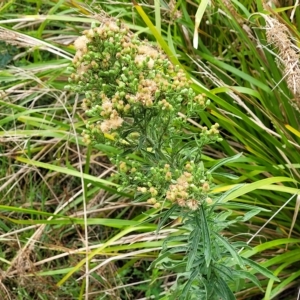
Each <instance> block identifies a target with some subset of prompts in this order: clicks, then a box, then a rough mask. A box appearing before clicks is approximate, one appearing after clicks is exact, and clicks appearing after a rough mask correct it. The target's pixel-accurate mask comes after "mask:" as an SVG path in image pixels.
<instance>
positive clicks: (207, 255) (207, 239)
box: [196, 205, 212, 267]
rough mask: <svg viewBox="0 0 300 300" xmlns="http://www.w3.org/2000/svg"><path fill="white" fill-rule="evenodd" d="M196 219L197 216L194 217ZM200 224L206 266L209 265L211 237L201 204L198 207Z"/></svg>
mask: <svg viewBox="0 0 300 300" xmlns="http://www.w3.org/2000/svg"><path fill="white" fill-rule="evenodd" d="M196 218H197V219H198V217H196ZM200 224H201V227H200V228H201V233H202V239H203V244H204V256H205V264H206V266H207V267H209V266H210V263H211V259H212V249H211V248H212V245H211V239H210V234H209V228H208V224H207V220H206V216H205V212H204V208H203V206H202V205H201V207H200Z"/></svg>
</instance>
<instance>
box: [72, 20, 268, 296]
mask: <svg viewBox="0 0 300 300" xmlns="http://www.w3.org/2000/svg"><path fill="white" fill-rule="evenodd" d="M75 48H76V50H77V52H76V55H75V57H74V60H73V67H72V71H73V73H72V74H71V76H70V85H69V86H68V89H69V90H72V91H74V92H78V93H84V95H85V98H84V100H83V104H82V108H83V109H84V111H85V113H86V116H87V118H86V129H85V131H84V132H83V133H82V134H83V140H84V141H85V143H87V144H89V143H100V142H101V143H103V142H104V143H106V144H109V145H113V146H115V147H116V148H117V149H118V150H119V153H118V154H117V155H110V159H111V161H112V163H114V164H115V165H116V166H117V167H118V171H119V172H118V175H117V176H119V182H120V189H122V190H130V191H134V193H135V199H136V201H146V202H147V203H148V204H149V205H151V206H153V207H154V208H155V209H157V212H159V216H160V217H161V219H160V220H161V221H160V223H159V225H158V230H159V229H160V228H161V227H162V226H163V225H164V224H165V223H166V221H167V220H168V218H176V217H180V218H181V219H182V223H181V225H180V226H181V231H180V232H181V233H180V234H179V233H177V234H175V235H174V236H170V237H169V238H168V239H167V240H166V241H165V243H164V246H163V249H162V251H161V255H160V256H159V257H158V258H157V260H156V261H155V262H154V263H153V265H154V266H155V267H157V268H164V269H168V270H172V271H173V272H175V273H176V274H177V280H176V284H175V285H174V286H173V288H172V289H171V290H170V292H169V294H168V295H166V296H165V297H171V298H166V299H177V298H178V299H220V297H221V298H222V299H234V294H233V293H232V291H231V289H230V288H229V284H230V283H233V282H234V280H235V279H239V280H240V279H245V278H247V279H250V280H252V281H254V282H255V283H256V284H257V285H259V282H258V281H257V279H256V277H255V276H254V275H252V274H251V273H249V272H247V271H246V269H245V266H246V265H251V266H252V267H253V268H256V269H257V270H259V271H262V270H263V272H264V274H266V275H267V276H272V275H271V274H270V273H268V271H267V270H264V269H263V268H261V267H259V266H257V265H255V264H254V263H253V262H250V261H248V260H246V259H245V258H242V257H241V256H239V254H238V253H237V251H236V249H237V247H241V246H244V247H245V246H247V245H244V244H243V245H242V244H241V243H239V244H234V243H233V244H230V243H229V241H228V240H227V239H226V238H225V237H224V236H222V235H221V231H222V230H223V229H224V228H226V227H228V225H229V224H232V223H233V222H235V220H230V221H227V218H228V217H229V216H230V213H228V211H225V212H218V211H217V210H216V208H217V207H218V205H219V203H220V202H221V201H220V199H221V198H217V197H212V196H210V191H211V187H212V186H213V184H214V183H213V177H212V175H213V172H212V170H207V169H206V168H205V165H204V163H203V160H202V149H203V147H204V146H205V145H207V144H210V143H215V142H220V141H221V140H222V138H221V137H220V136H219V125H218V124H214V125H212V126H211V128H209V129H208V128H207V127H205V126H200V125H199V124H198V123H197V121H199V119H200V114H201V113H202V111H203V110H204V109H205V108H206V106H207V105H209V104H210V100H209V99H207V97H206V95H205V94H199V95H197V94H195V92H194V91H193V89H192V88H191V87H190V86H191V80H190V79H189V78H188V77H187V75H186V73H185V72H184V71H183V70H182V69H180V68H179V67H178V66H173V65H172V64H171V62H170V61H169V60H168V58H167V57H166V55H164V54H163V53H162V52H161V50H159V49H158V48H156V47H154V46H153V45H151V44H150V43H149V42H148V41H141V40H140V39H138V38H137V36H136V35H134V34H133V33H132V32H130V31H129V29H128V28H127V27H126V26H125V25H124V24H121V23H120V22H119V21H115V20H111V19H108V20H106V22H104V23H103V24H102V25H101V26H100V27H93V28H91V29H89V30H87V31H85V32H84V35H83V36H82V37H79V38H78V39H77V41H76V42H75ZM214 169H215V168H214ZM224 207H225V204H224V205H223V208H224ZM256 212H259V210H257V208H256ZM252 215H253V214H252ZM246 219H247V217H245V218H244V219H241V218H240V221H241V220H242V221H245V220H246ZM174 241H177V242H179V246H178V245H177V246H176V247H174V246H172V242H174ZM179 254H180V255H179ZM178 255H179V256H178ZM178 257H180V258H178ZM176 297H177V298H176ZM199 297H200V298H199ZM224 297H225V298H224Z"/></svg>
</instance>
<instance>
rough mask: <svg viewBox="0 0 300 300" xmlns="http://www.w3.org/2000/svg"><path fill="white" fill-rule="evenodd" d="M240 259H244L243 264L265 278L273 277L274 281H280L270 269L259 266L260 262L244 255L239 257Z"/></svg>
mask: <svg viewBox="0 0 300 300" xmlns="http://www.w3.org/2000/svg"><path fill="white" fill-rule="evenodd" d="M241 259H242V260H243V261H244V263H245V264H247V265H249V266H250V267H251V268H252V269H254V270H255V271H256V272H258V273H260V274H262V275H264V276H266V277H267V278H270V279H273V280H274V281H280V280H279V279H278V278H277V277H276V276H274V275H273V273H272V272H271V271H269V270H268V269H267V268H265V267H263V266H261V265H260V264H258V263H256V262H254V261H253V260H251V259H248V258H246V257H241Z"/></svg>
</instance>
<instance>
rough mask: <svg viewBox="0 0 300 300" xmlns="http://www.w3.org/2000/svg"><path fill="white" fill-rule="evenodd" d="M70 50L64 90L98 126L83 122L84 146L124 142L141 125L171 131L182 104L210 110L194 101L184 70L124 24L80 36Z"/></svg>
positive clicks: (112, 24) (202, 101)
mask: <svg viewBox="0 0 300 300" xmlns="http://www.w3.org/2000/svg"><path fill="white" fill-rule="evenodd" d="M74 45H75V48H76V55H75V57H74V59H73V67H72V68H71V70H72V72H73V73H72V74H71V76H70V78H69V82H70V85H69V86H68V89H70V90H73V91H75V92H80V93H84V94H85V99H84V100H83V102H82V108H83V109H84V110H85V111H86V114H87V115H88V116H90V117H94V119H97V120H98V121H97V122H96V123H90V122H89V121H87V124H86V127H87V128H86V130H85V132H83V137H84V141H85V142H86V143H89V142H91V141H92V140H97V139H98V138H99V136H101V135H102V136H103V135H105V134H109V135H110V136H112V137H113V139H114V141H115V142H119V141H120V140H123V141H124V140H126V139H127V133H128V134H130V133H131V132H132V130H128V129H132V128H135V129H136V130H135V131H137V132H141V131H143V128H142V127H141V125H140V123H141V122H142V121H143V120H144V121H147V123H148V124H149V125H150V126H151V122H152V123H153V125H155V124H157V120H158V119H160V120H163V121H164V122H165V123H166V124H165V125H166V126H169V127H171V126H172V124H170V120H171V122H172V119H175V117H176V116H177V114H178V112H179V111H180V110H181V106H182V104H190V103H192V107H191V110H193V111H197V109H198V110H199V109H204V108H205V106H206V105H207V104H209V100H206V98H205V96H204V95H198V96H196V94H195V93H194V91H193V90H192V89H191V88H190V83H191V82H190V80H189V79H188V78H187V76H186V74H185V72H184V71H183V70H181V69H179V68H178V67H177V66H173V65H172V64H171V62H170V61H169V60H168V58H167V56H166V55H165V54H163V53H162V52H161V51H160V50H159V49H157V48H156V47H153V46H151V45H150V43H149V42H148V41H141V40H139V39H138V38H137V37H136V36H135V35H134V34H133V33H131V32H130V31H129V29H128V28H127V27H126V26H125V25H124V24H121V23H118V22H115V21H113V20H108V21H106V22H104V23H103V25H101V26H100V27H95V28H92V29H89V30H86V31H84V35H83V36H81V37H79V38H78V39H77V40H76V41H75V44H74ZM187 106H188V105H187ZM160 125H162V126H163V125H164V124H160Z"/></svg>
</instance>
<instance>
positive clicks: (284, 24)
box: [0, 0, 300, 300]
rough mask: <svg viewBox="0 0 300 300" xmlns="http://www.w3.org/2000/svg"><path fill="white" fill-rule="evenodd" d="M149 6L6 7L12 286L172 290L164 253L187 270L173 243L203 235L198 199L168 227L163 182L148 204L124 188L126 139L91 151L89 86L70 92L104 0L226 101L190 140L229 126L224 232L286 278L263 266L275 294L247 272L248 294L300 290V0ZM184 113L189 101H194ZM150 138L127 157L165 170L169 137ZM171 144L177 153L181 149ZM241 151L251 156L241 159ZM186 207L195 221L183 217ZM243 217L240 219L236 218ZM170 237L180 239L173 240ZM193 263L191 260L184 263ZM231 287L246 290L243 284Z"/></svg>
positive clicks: (209, 155) (198, 87)
mask: <svg viewBox="0 0 300 300" xmlns="http://www.w3.org/2000/svg"><path fill="white" fill-rule="evenodd" d="M137 2H139V4H140V6H139V5H135V6H134V7H133V6H132V4H131V2H130V3H129V2H128V1H122V0H121V1H118V3H117V4H116V3H115V2H111V1H106V2H103V1H101V3H100V1H93V2H92V1H84V2H81V1H67V2H66V1H54V2H51V3H49V2H48V1H47V2H46V1H42V0H40V1H34V2H32V1H31V2H29V1H25V0H21V1H3V2H2V3H1V4H0V12H1V14H0V18H1V20H0V23H1V28H0V29H1V30H0V35H1V39H2V40H5V41H6V43H7V44H8V45H10V46H8V47H7V48H6V49H5V50H8V51H7V52H5V56H4V57H3V59H4V62H5V64H3V66H2V68H3V69H1V71H0V82H1V89H3V91H4V92H1V102H0V105H1V116H0V125H1V131H0V138H1V153H2V154H1V158H0V163H1V169H0V170H1V178H2V181H1V186H0V195H1V197H0V199H1V203H0V204H1V215H0V237H1V247H0V251H1V255H0V257H1V261H0V264H1V270H2V272H1V282H0V287H1V288H0V295H1V297H2V298H4V299H5V298H8V299H24V298H26V299H27V298H28V299H54V298H55V297H58V298H59V299H82V298H84V297H85V298H86V299H87V298H88V299H101V298H103V299H118V298H121V299H145V298H144V297H150V296H151V295H155V297H156V299H161V298H163V297H164V295H165V296H166V297H168V296H167V295H166V294H165V289H166V288H168V287H169V286H170V285H172V284H174V283H175V281H174V277H172V275H170V273H169V272H165V271H164V269H160V270H158V269H154V270H153V271H146V268H147V267H149V265H150V264H151V262H152V261H153V260H155V259H157V257H158V253H159V252H160V251H161V249H162V247H163V248H164V251H165V253H166V254H165V255H166V256H162V255H163V254H162V255H161V256H160V259H161V260H160V261H157V266H159V264H161V265H163V266H164V267H165V266H167V267H170V268H175V269H173V270H174V271H179V272H182V276H186V273H185V272H184V271H183V270H184V269H185V267H186V266H187V258H185V257H184V256H183V255H182V254H183V253H184V251H183V252H177V253H174V254H172V253H170V252H169V253H168V251H170V250H172V249H176V247H180V246H181V243H182V242H184V243H186V242H187V241H188V235H187V234H188V233H191V232H193V229H192V228H190V227H189V226H188V224H186V222H188V220H189V218H187V217H186V215H185V214H183V212H186V210H187V208H179V207H177V208H176V209H177V211H174V212H172V213H174V215H173V216H172V217H171V218H169V221H170V223H164V225H163V227H162V228H161V229H160V231H159V233H157V234H156V233H155V232H157V224H159V220H161V221H162V220H164V219H165V220H167V218H163V213H165V212H166V211H170V208H171V203H167V202H165V203H162V205H161V206H163V208H162V210H159V208H158V209H156V208H154V207H153V208H150V207H149V203H146V202H144V201H145V200H146V199H148V198H149V194H142V193H141V194H137V195H136V196H138V199H137V201H135V202H134V201H132V197H133V195H132V194H131V192H130V191H131V189H130V188H128V189H126V191H124V188H121V187H120V186H119V184H122V180H123V179H124V178H128V174H127V173H124V176H123V177H114V179H113V180H114V182H113V181H112V178H111V177H109V176H108V175H109V174H111V173H115V170H114V168H113V167H112V166H111V164H110V163H109V162H108V160H107V159H106V155H104V154H108V155H109V156H110V157H116V155H117V154H118V153H119V150H118V149H116V147H115V146H118V145H117V144H115V142H116V141H118V139H116V140H114V139H110V137H111V136H110V135H111V134H113V133H107V134H106V135H105V139H104V138H103V136H102V137H101V139H102V140H100V141H99V142H98V143H97V145H89V146H88V147H86V146H87V145H86V144H87V142H88V140H87V139H85V138H88V136H86V137H85V136H84V135H82V136H81V134H82V133H83V131H84V130H87V128H86V124H85V122H83V121H82V112H81V111H80V109H78V107H80V105H81V104H82V98H81V97H78V96H76V95H75V96H74V94H72V93H69V92H66V91H65V90H64V86H65V85H66V84H67V79H68V77H69V76H70V72H69V71H68V70H67V68H68V66H69V64H70V61H71V60H72V58H73V56H74V53H75V49H74V47H73V42H74V40H76V38H77V37H78V36H79V35H81V33H82V32H83V31H84V30H89V29H90V24H91V23H95V24H99V19H98V18H97V17H96V15H95V14H97V13H100V12H101V11H102V9H104V10H105V11H106V12H107V13H108V14H109V15H113V16H116V17H117V18H119V19H122V20H125V21H126V23H127V26H128V27H129V28H131V30H133V31H134V32H137V33H138V34H139V36H140V37H142V39H144V38H145V37H146V38H147V39H148V40H149V41H151V42H152V44H155V43H156V41H157V43H158V44H159V45H160V46H161V48H162V49H163V50H164V52H165V53H166V54H167V56H168V58H169V60H170V61H171V62H172V64H174V65H176V64H180V65H181V66H183V69H184V70H185V73H186V74H187V77H188V78H189V79H191V80H192V81H193V82H194V84H193V92H194V93H195V94H198V95H205V97H204V99H205V102H206V101H207V100H208V99H210V100H211V103H210V104H209V106H208V109H207V110H206V111H204V110H203V111H201V112H200V111H199V113H198V115H197V118H196V119H190V120H191V121H193V123H192V122H190V120H189V121H188V122H186V123H185V125H184V128H185V131H184V135H185V137H187V133H191V134H192V135H193V136H195V135H196V133H200V130H201V128H202V127H204V126H207V127H208V128H211V126H212V125H213V124H215V123H216V122H217V123H218V124H219V125H220V126H219V128H218V130H220V131H221V133H222V136H223V137H224V139H223V141H221V142H218V143H215V144H209V145H206V146H205V147H202V151H201V160H202V161H203V168H204V170H205V172H207V171H208V170H210V171H211V170H213V168H214V166H216V165H217V166H218V165H219V168H218V169H214V170H213V171H212V173H213V176H212V179H211V183H210V184H209V185H210V191H209V194H208V195H207V197H208V198H211V199H213V201H214V203H217V205H219V206H213V205H209V204H208V203H206V202H204V204H205V205H207V209H209V208H214V210H213V213H218V214H219V213H220V214H221V213H222V211H224V217H225V216H226V220H227V221H228V222H229V224H230V226H229V227H228V228H226V229H224V230H223V232H222V236H223V237H224V238H225V239H226V240H229V241H230V244H231V245H233V248H235V247H236V248H235V249H241V248H240V247H243V244H238V243H237V244H235V243H236V242H237V241H241V240H244V242H245V243H244V245H245V246H246V244H250V245H251V246H253V247H254V248H252V249H248V248H247V247H245V248H244V250H242V251H239V252H240V254H241V257H242V259H247V258H251V259H252V260H255V261H256V262H257V263H258V264H256V265H255V266H254V265H251V266H250V268H249V270H250V272H251V274H254V273H255V268H256V270H258V271H259V272H261V271H262V270H261V269H257V268H259V266H260V265H261V266H264V267H266V268H269V269H270V270H272V271H274V274H275V275H276V276H278V278H280V279H281V282H280V283H278V282H276V281H274V280H273V279H270V280H269V279H265V278H264V277H262V276H260V275H259V276H258V279H259V281H260V284H261V285H262V287H263V289H264V292H262V291H261V290H260V289H259V288H257V287H256V286H255V283H253V282H251V280H246V281H245V286H244V288H242V290H240V292H237V293H235V296H236V297H237V298H238V299H254V298H255V297H256V298H257V297H258V298H260V299H261V298H264V299H265V300H267V299H280V298H278V297H281V298H282V299H289V298H290V299H295V298H296V297H297V290H296V287H297V286H298V279H299V276H300V274H299V268H298V265H297V262H298V261H299V253H300V251H299V245H298V242H299V222H297V215H298V210H299V187H298V182H299V177H300V176H299V139H300V133H299V119H300V118H299V111H298V110H297V103H298V102H297V93H298V92H297V86H298V85H297V84H296V85H295V83H297V82H298V81H297V78H298V77H297V68H298V65H297V63H298V60H297V53H298V50H297V49H298V40H299V31H298V30H297V28H299V20H300V19H299V17H300V15H299V7H297V6H290V7H284V5H285V4H283V1H277V2H276V5H277V7H276V6H275V4H274V3H275V2H272V6H267V5H266V4H265V3H264V2H263V1H260V0H256V1H247V0H244V1H232V2H228V1H218V0H217V1H211V2H208V1H201V2H200V1H199V3H201V4H200V5H199V3H198V1H184V0H179V1H176V2H175V1H169V2H168V3H167V2H165V1H154V2H153V3H154V4H153V3H152V2H151V3H150V2H147V3H144V2H143V3H142V1H137ZM268 3H271V2H268ZM100 5H101V7H100ZM145 24H146V26H145ZM278 33H280V36H279V35H278V36H277V34H278ZM197 37H198V40H197ZM283 41H284V43H283ZM194 46H195V47H194ZM17 48H19V50H18V53H16V49H17ZM155 49H156V50H157V49H158V47H155ZM292 50H294V51H292ZM1 53H3V52H1ZM6 54H9V56H7V55H6ZM287 54H288V55H289V56H288V55H287ZM12 55H14V56H13V59H12V57H11V56H12ZM295 55H296V56H295ZM6 58H7V59H6ZM287 58H291V60H290V61H289V60H288V59H287ZM5 59H6V60H5ZM289 62H290V64H289ZM7 63H9V65H7ZM4 65H5V66H4ZM4 67H5V68H4ZM179 69H181V68H179ZM294 99H295V100H294ZM182 109H183V113H185V111H184V109H185V106H183V107H182ZM91 122H93V120H91ZM195 124H198V125H199V126H197V125H196V127H195ZM123 125H125V123H124V124H123ZM156 125H157V127H158V126H159V124H156ZM150 134H152V133H150ZM181 138H182V137H181V136H180V139H181ZM193 138H194V137H193ZM180 139H179V141H180ZM191 140H192V138H191ZM179 141H178V142H179ZM103 142H105V144H104V143H103ZM107 142H110V143H111V145H107ZM130 142H134V140H130ZM185 142H186V141H185ZM193 142H194V140H193ZM164 143H167V141H166V140H164ZM134 145H135V144H134V143H133V144H132V146H134ZM135 147H136V145H135ZM147 147H148V148H149V149H147V151H146V153H143V154H142V153H140V151H139V149H135V152H136V153H135V154H130V153H126V155H124V154H122V155H121V156H120V159H119V161H118V159H116V160H115V162H116V163H118V164H119V165H120V163H121V161H122V162H125V163H126V166H127V167H128V166H129V167H130V168H131V166H132V164H134V163H135V162H138V163H140V164H146V165H147V167H149V165H150V164H149V160H153V161H154V162H156V161H157V160H156V158H155V157H153V153H154V147H152V146H149V145H147ZM151 148H152V149H151ZM166 149H167V150H166V153H167V154H168V153H169V152H170V151H171V152H172V151H173V149H172V148H170V147H169V148H166ZM177 150H178V149H177ZM156 152H157V151H156ZM240 152H243V155H242V156H238V157H236V154H237V153H240ZM166 153H163V154H165V156H166ZM174 153H175V151H174ZM185 155H187V154H185ZM127 156H128V158H126V157H127ZM224 157H228V159H227V160H225V163H224ZM230 158H232V159H230ZM199 159H200V158H199ZM157 167H158V169H161V166H157ZM145 173H146V172H145ZM146 174H148V173H146ZM125 175H126V176H125ZM142 175H143V176H145V174H142ZM119 176H121V175H119ZM129 183H130V182H129ZM131 184H132V181H131ZM147 189H148V187H147ZM149 189H150V188H149ZM232 189H233V190H232ZM228 191H229V192H228ZM221 193H223V194H221ZM143 197H144V198H143ZM158 203H160V202H158ZM155 204H156V203H154V204H152V206H153V205H155ZM248 205H250V206H259V207H263V208H267V209H268V210H263V209H259V208H258V210H259V211H260V213H259V215H255V213H257V212H256V211H255V210H254V211H252V212H249V213H248V211H249V210H250V211H251V208H249V207H248ZM147 207H148V208H147ZM146 208H147V209H146ZM206 212H207V211H206ZM226 213H228V215H227V214H226ZM179 215H181V216H182V218H176V219H174V218H175V216H179ZM248 216H249V217H251V216H252V218H251V219H248ZM219 217H220V216H219V215H218V216H217V218H219ZM236 218H237V219H236ZM206 219H207V221H208V226H211V225H212V224H210V223H209V218H208V217H206ZM234 220H237V221H238V222H237V223H235V222H232V223H230V222H231V221H234ZM248 220H250V221H248ZM239 221H241V222H239ZM178 223H179V224H181V225H179V226H178ZM225 223H226V222H225ZM221 225H222V224H220V227H218V230H219V229H221V228H222V227H221ZM214 226H217V225H216V224H214ZM179 228H180V229H179ZM177 236H179V237H178V239H179V240H177ZM167 237H170V240H169V241H166V242H165V243H163V241H164V240H165V239H166V238H167ZM181 238H182V239H181ZM216 239H217V238H216ZM190 241H192V240H190ZM200 246H201V245H200ZM223 250H224V252H226V251H227V253H228V251H229V250H228V249H224V248H222V251H223ZM174 251H175V250H174ZM222 251H221V252H222ZM224 252H222V253H224ZM229 253H231V252H229ZM180 261H182V262H184V265H183V266H182V268H180V266H179V267H178V266H177V263H178V262H180ZM243 263H244V264H246V265H247V264H248V263H249V261H243ZM233 269H234V268H233ZM133 270H134V272H133ZM235 270H236V271H240V270H237V269H235ZM75 272H76V275H78V276H76V275H75ZM73 274H74V276H71V275H73ZM247 274H250V273H247ZM265 275H267V274H265ZM78 277H79V278H80V279H83V278H84V279H85V280H77V279H78ZM240 277H241V278H242V276H240ZM180 278H182V279H183V278H184V277H179V279H178V281H177V283H178V284H177V287H179V290H180V289H183V288H184V287H183V285H182V282H181V281H180ZM62 279H63V280H62ZM250 279H251V278H250ZM58 282H60V283H59V286H60V287H59V289H58V288H57V283H58ZM228 283H229V282H228ZM145 285H148V289H147V291H146V292H145V290H146V287H145ZM237 285H238V288H240V287H241V286H239V284H238V282H237ZM175 286H176V285H175ZM192 286H193V285H192ZM230 288H231V290H232V291H235V290H238V288H237V287H236V286H235V284H232V285H230ZM158 295H159V296H158Z"/></svg>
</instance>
